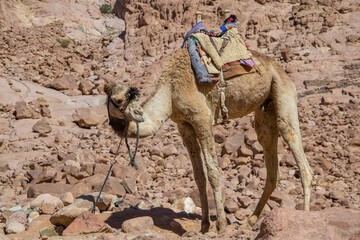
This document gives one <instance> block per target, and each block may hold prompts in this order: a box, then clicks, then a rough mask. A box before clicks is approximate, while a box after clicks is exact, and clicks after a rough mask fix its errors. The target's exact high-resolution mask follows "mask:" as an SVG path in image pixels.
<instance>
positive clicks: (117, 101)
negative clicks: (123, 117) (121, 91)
mask: <svg viewBox="0 0 360 240" xmlns="http://www.w3.org/2000/svg"><path fill="white" fill-rule="evenodd" d="M122 101H123V100H122V99H116V100H115V102H116V103H117V104H121V103H122Z"/></svg>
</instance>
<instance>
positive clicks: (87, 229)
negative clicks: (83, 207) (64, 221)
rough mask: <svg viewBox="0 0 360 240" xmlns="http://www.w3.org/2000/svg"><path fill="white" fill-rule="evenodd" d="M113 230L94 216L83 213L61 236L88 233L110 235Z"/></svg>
mask: <svg viewBox="0 0 360 240" xmlns="http://www.w3.org/2000/svg"><path fill="white" fill-rule="evenodd" d="M112 232H114V230H113V229H112V228H111V227H110V226H109V225H108V224H106V223H105V222H104V221H102V220H100V219H99V218H98V217H97V216H96V215H95V214H93V213H90V212H84V213H82V214H80V215H79V216H78V217H77V218H76V219H75V220H74V221H73V222H72V223H71V224H70V225H69V226H68V227H67V228H66V229H65V230H64V232H63V234H62V235H63V236H69V235H79V234H89V233H112Z"/></svg>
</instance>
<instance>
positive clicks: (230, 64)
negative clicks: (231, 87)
mask: <svg viewBox="0 0 360 240" xmlns="http://www.w3.org/2000/svg"><path fill="white" fill-rule="evenodd" d="M191 36H193V37H194V38H196V39H197V44H198V51H199V54H200V57H201V59H202V63H203V64H204V65H205V67H206V69H207V71H208V72H209V73H210V74H212V75H213V79H214V80H218V79H219V75H220V71H221V70H222V72H223V77H224V80H227V79H230V78H232V77H235V76H239V75H242V74H246V73H252V72H255V69H254V67H251V66H248V65H245V64H243V63H242V62H241V61H240V59H250V58H251V57H252V54H251V52H250V51H249V50H248V49H247V46H246V44H245V42H244V40H243V39H242V38H241V36H240V34H239V32H238V30H237V29H236V28H231V29H229V30H228V31H226V32H225V33H224V34H223V35H222V36H221V37H210V36H208V35H206V34H203V33H194V34H192V35H191Z"/></svg>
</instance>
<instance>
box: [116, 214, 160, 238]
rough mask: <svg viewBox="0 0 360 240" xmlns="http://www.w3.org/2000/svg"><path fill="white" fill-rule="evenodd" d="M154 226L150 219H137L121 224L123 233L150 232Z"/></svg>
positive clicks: (146, 217)
mask: <svg viewBox="0 0 360 240" xmlns="http://www.w3.org/2000/svg"><path fill="white" fill-rule="evenodd" d="M153 226H154V221H153V219H152V218H151V217H148V216H145V217H137V218H133V219H129V220H126V221H124V222H123V224H122V225H121V228H122V230H123V231H124V232H125V233H133V234H140V233H146V232H148V231H150V230H151V229H152V228H153Z"/></svg>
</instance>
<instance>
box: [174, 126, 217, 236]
mask: <svg viewBox="0 0 360 240" xmlns="http://www.w3.org/2000/svg"><path fill="white" fill-rule="evenodd" d="M178 129H179V132H180V134H181V137H182V139H183V141H184V144H185V146H186V148H187V150H188V152H189V155H190V159H191V163H192V166H193V169H194V177H195V181H196V184H197V186H198V188H199V193H200V201H201V212H202V220H201V232H202V233H206V232H208V231H209V228H210V217H209V205H208V198H207V171H206V167H205V166H204V163H203V161H202V159H201V149H200V146H199V143H198V142H197V140H196V138H195V131H194V128H193V127H192V126H191V125H190V124H189V123H187V122H181V123H178Z"/></svg>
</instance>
